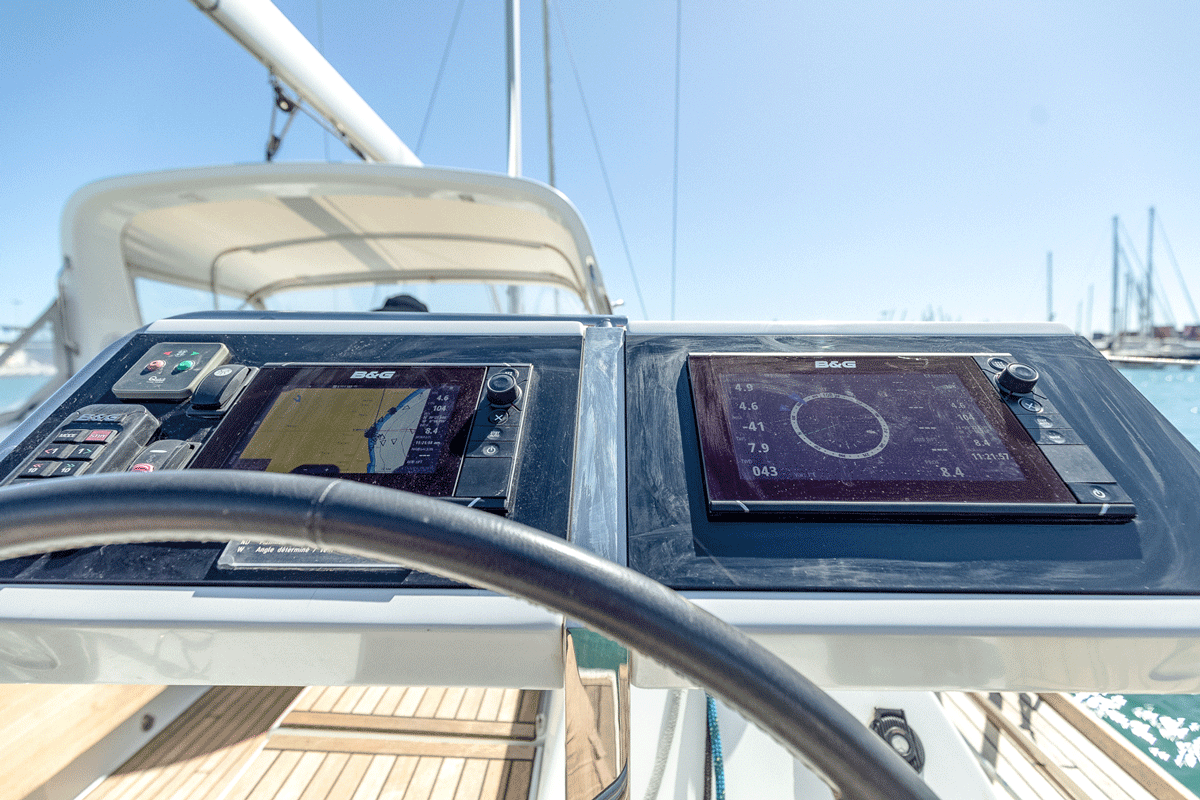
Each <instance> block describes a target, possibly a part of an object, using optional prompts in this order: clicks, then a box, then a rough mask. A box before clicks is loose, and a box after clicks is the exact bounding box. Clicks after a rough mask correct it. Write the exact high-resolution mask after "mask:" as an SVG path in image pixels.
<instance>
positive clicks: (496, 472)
mask: <svg viewBox="0 0 1200 800" xmlns="http://www.w3.org/2000/svg"><path fill="white" fill-rule="evenodd" d="M511 473H512V459H511V458H464V459H463V465H462V472H460V473H459V476H458V487H457V489H456V490H455V492H454V494H455V495H456V496H458V497H505V496H507V494H508V476H509V475H510V474H511Z"/></svg>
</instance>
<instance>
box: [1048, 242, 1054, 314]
mask: <svg viewBox="0 0 1200 800" xmlns="http://www.w3.org/2000/svg"><path fill="white" fill-rule="evenodd" d="M1046 321H1047V322H1054V253H1053V252H1048V253H1046Z"/></svg>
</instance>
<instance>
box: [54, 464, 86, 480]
mask: <svg viewBox="0 0 1200 800" xmlns="http://www.w3.org/2000/svg"><path fill="white" fill-rule="evenodd" d="M88 466H89V464H88V463H87V462H86V461H60V462H58V464H57V466H55V467H54V469H52V470H51V471H50V472H49V473H47V477H50V478H70V477H71V476H72V475H78V474H79V473H81V472H83V471H84V470H85V469H87V468H88Z"/></svg>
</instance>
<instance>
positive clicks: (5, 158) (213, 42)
mask: <svg viewBox="0 0 1200 800" xmlns="http://www.w3.org/2000/svg"><path fill="white" fill-rule="evenodd" d="M455 5H456V3H455V2H453V0H445V2H441V3H436V4H435V3H408V2H383V3H381V2H366V0H281V2H279V6H280V8H281V9H282V10H283V11H284V13H286V14H287V15H288V16H289V17H290V18H291V19H292V20H293V21H294V22H295V24H296V25H297V26H298V27H299V28H300V29H301V30H302V31H303V32H304V33H305V34H306V35H308V36H309V38H310V39H311V40H312V41H314V43H316V42H317V40H318V34H319V33H320V34H321V36H320V38H321V39H322V40H323V45H324V49H325V52H326V54H327V56H328V57H329V59H330V61H331V62H332V63H333V64H334V66H335V67H337V68H338V69H339V70H340V71H341V72H342V74H343V75H344V76H345V77H346V78H347V80H349V82H350V83H351V84H352V85H353V86H355V88H357V89H358V91H359V92H360V94H362V95H363V97H364V98H366V100H367V101H368V102H369V103H371V104H372V105H373V106H375V108H376V109H377V110H378V111H379V113H380V114H381V115H382V116H383V118H384V119H385V120H387V121H388V122H389V123H390V124H391V125H392V126H393V128H394V129H395V130H396V131H397V133H398V134H399V135H400V136H401V138H403V139H404V140H405V141H406V142H407V143H408V144H409V145H410V146H411V147H414V148H415V147H416V145H417V140H418V135H419V132H420V129H421V123H422V120H423V119H424V116H425V110H426V107H427V104H428V102H429V97H430V92H431V89H432V86H433V82H434V77H435V74H436V71H437V66H438V63H439V60H440V58H441V55H442V49H443V46H444V44H445V42H446V37H447V34H448V32H449V28H450V22H451V19H452V17H453V14H454V9H455ZM524 6H525V8H524V16H525V19H524V37H523V41H524V45H523V47H524V52H525V71H524V83H525V102H524V108H525V134H526V136H525V167H526V169H525V172H526V174H527V175H529V176H530V177H533V178H538V179H544V178H545V176H546V160H545V140H544V128H543V124H544V110H543V94H542V59H541V36H542V33H541V18H540V15H541V4H540V3H539V2H535V0H525V3H524ZM556 6H557V7H558V9H559V13H560V14H561V18H562V23H563V28H560V27H559V26H558V23H557V21H555V22H554V28H553V37H554V40H553V63H554V74H555V121H556V132H555V137H556V152H557V163H558V178H559V180H558V183H559V188H561V189H562V190H563V191H564V192H565V193H566V194H567V195H568V196H569V197H571V199H572V200H573V201H574V202H575V203H576V205H577V206H578V207H579V208H580V210H581V212H582V213H583V216H584V219H585V220H586V221H587V222H588V225H589V228H590V230H591V233H592V237H593V240H594V244H595V247H596V250H597V253H598V256H599V259H600V264H601V267H602V269H603V270H604V273H605V277H606V280H607V283H608V287H609V289H610V292H611V294H612V295H613V296H614V297H620V298H624V299H625V300H626V301H627V305H626V307H625V310H626V311H627V312H628V313H629V314H630V315H631V316H635V317H641V316H642V309H641V307H640V306H639V304H638V301H637V298H636V294H635V291H634V287H633V282H632V279H631V275H630V268H629V265H628V263H627V261H626V258H625V253H624V250H623V247H622V244H621V241H620V239H619V237H618V235H617V229H616V225H615V222H614V219H613V214H612V210H611V208H610V206H609V202H608V196H607V194H606V191H605V188H604V184H603V182H602V179H601V173H600V169H599V167H598V164H597V161H596V156H595V152H594V150H593V146H592V142H591V138H590V134H589V132H588V128H587V125H586V122H585V120H584V117H583V113H582V106H581V103H580V97H579V93H578V91H577V89H576V85H575V79H574V76H573V74H572V71H571V66H570V63H569V60H568V56H567V50H566V47H565V45H564V37H563V29H564V28H565V31H566V35H567V37H568V38H569V42H570V47H571V49H572V51H573V53H574V57H575V60H576V64H577V66H578V69H579V74H580V79H581V81H582V83H583V86H584V90H585V92H586V94H587V102H588V104H589V107H590V110H591V114H592V118H593V120H594V122H595V126H596V133H597V135H598V137H599V140H600V144H601V148H602V151H603V156H604V159H605V161H606V164H607V167H608V171H609V175H610V177H611V179H612V185H613V192H614V193H615V195H616V199H617V202H618V206H619V210H620V214H621V217H622V221H623V223H624V227H625V232H626V234H627V236H628V241H629V248H630V252H631V255H632V258H633V262H634V267H635V269H636V270H637V275H638V278H639V280H640V283H641V287H642V291H643V295H644V297H645V301H646V311H647V314H648V316H649V317H650V318H654V319H664V318H667V317H668V316H669V315H670V269H671V176H672V130H673V120H674V108H673V91H674V90H673V80H674V57H675V56H674V45H675V29H674V26H675V3H674V2H660V3H646V2H636V1H635V0H613V1H612V2H607V3H593V2H586V3H585V2H581V1H580V0H556ZM318 13H319V14H320V23H321V24H320V30H319V29H318ZM503 29H504V22H503V0H468V2H467V3H466V8H465V10H464V11H463V15H462V20H461V23H460V27H459V30H458V36H457V38H456V40H455V42H454V46H453V49H452V51H451V55H450V60H449V63H448V66H447V69H446V73H445V76H444V78H443V83H442V89H441V92H440V94H439V96H438V98H437V103H436V105H435V107H434V109H433V115H432V118H431V121H430V124H429V128H428V131H427V133H426V136H425V140H424V142H423V143H422V147H421V149H420V153H419V154H420V156H421V157H422V158H423V159H424V160H425V161H426V163H430V164H436V165H447V166H455V167H463V168H473V169H483V170H492V171H503V170H504V169H505V152H506V151H505V139H504V136H505V119H504V44H503ZM682 30H683V58H682V75H683V81H682V105H681V138H680V173H679V201H680V202H679V245H678V275H679V282H678V303H677V310H676V316H677V317H678V318H680V319H878V318H879V317H880V315H881V314H885V313H892V314H894V315H895V316H896V317H897V318H899V317H900V316H901V315H906V316H907V318H908V319H914V318H919V317H920V316H921V314H922V312H923V311H925V310H926V309H929V308H932V309H935V310H940V312H941V314H942V315H944V316H946V317H949V318H955V319H958V318H961V319H965V320H977V319H992V320H997V319H1011V320H1037V319H1044V318H1045V263H1046V253H1047V251H1053V253H1054V262H1055V267H1056V271H1055V287H1054V298H1055V311H1056V314H1057V317H1058V319H1059V320H1061V321H1064V322H1067V323H1068V324H1070V325H1074V324H1075V321H1076V318H1077V314H1078V312H1079V310H1080V307H1081V304H1082V303H1083V301H1084V299H1085V296H1086V292H1087V287H1088V285H1089V284H1091V285H1094V287H1095V309H1094V313H1093V320H1094V323H1095V325H1096V326H1097V327H1098V328H1103V327H1106V325H1107V310H1106V309H1107V306H1108V302H1109V282H1110V272H1109V270H1110V263H1111V254H1110V250H1109V247H1110V237H1111V219H1112V216H1113V215H1114V214H1119V215H1120V216H1121V218H1122V220H1123V221H1124V223H1125V226H1126V227H1127V228H1128V231H1129V233H1130V234H1131V236H1132V239H1133V243H1134V244H1135V245H1136V247H1137V248H1138V250H1139V251H1144V250H1145V246H1146V214H1147V209H1148V207H1149V206H1151V205H1155V206H1156V207H1157V209H1158V212H1159V214H1160V216H1161V218H1162V220H1163V222H1164V224H1165V227H1166V230H1167V233H1168V235H1169V237H1170V244H1171V246H1172V248H1173V251H1174V253H1175V255H1176V256H1177V257H1178V260H1179V263H1180V266H1181V267H1182V269H1183V271H1184V273H1185V275H1186V276H1187V278H1188V279H1189V280H1190V281H1191V282H1192V284H1193V286H1192V290H1193V291H1194V292H1196V294H1197V299H1198V300H1200V55H1198V54H1200V6H1197V5H1196V4H1195V3H1189V2H1183V1H1182V0H1178V1H1177V2H1162V3H1156V4H1142V3H1134V2H1109V3H1083V2H1072V3H1066V2H1011V3H981V2H966V1H965V0H946V1H945V2H926V3H912V4H898V3H882V2H845V3H798V2H790V3H782V2H772V3H766V2H753V1H752V0H747V2H743V3H738V4H729V3H724V2H716V1H715V0H684V6H683V29H682ZM0 67H2V71H0V101H2V107H3V109H4V110H5V112H7V113H6V123H7V124H5V125H4V127H3V130H2V132H0V143H2V145H3V146H0V234H2V236H0V321H9V320H12V321H25V320H28V319H29V318H31V317H32V316H33V315H34V314H36V313H37V312H38V311H40V310H41V309H42V307H44V305H45V304H46V303H48V302H49V301H50V299H51V297H52V295H53V291H54V276H55V274H56V272H57V268H58V262H59V259H60V254H59V247H58V215H59V211H60V209H61V207H62V204H63V202H64V201H65V200H66V199H67V197H69V196H70V194H71V193H72V192H73V191H74V190H75V189H76V188H78V187H79V186H81V185H82V184H84V183H86V182H89V181H92V180H96V179H99V178H104V177H109V176H112V175H117V174H122V173H128V172H141V171H149V170H157V169H167V168H174V167H185V166H196V165H205V164H220V163H235V162H253V161H258V160H261V159H262V150H263V145H264V142H265V139H266V135H267V123H268V119H269V114H270V106H269V102H270V93H269V89H268V85H267V80H266V71H265V69H264V68H263V67H261V66H260V65H259V64H258V63H257V62H255V61H254V60H253V59H251V58H250V56H249V55H247V54H246V53H245V52H244V51H242V50H241V48H240V47H238V46H237V45H236V44H234V43H233V42H232V41H231V40H229V39H227V38H226V36H225V35H224V34H223V33H222V32H221V31H220V30H219V29H218V28H217V27H216V26H215V25H213V24H212V23H211V22H210V21H208V20H207V19H205V18H204V16H203V15H202V14H201V13H200V12H199V11H197V10H196V9H195V8H194V7H193V6H192V5H191V4H190V3H188V2H186V0H163V2H156V3H141V2H131V1H130V0H124V2H110V3H95V2H90V3H84V2H75V1H74V0H72V1H70V2H68V1H66V0H58V1H56V0H48V1H47V2H45V3H5V4H3V5H0ZM325 148H326V144H325V141H324V136H323V134H322V133H321V132H320V131H319V129H318V128H317V127H316V126H315V125H314V124H313V123H311V122H308V121H306V120H304V119H300V120H298V121H297V122H296V124H295V125H294V126H293V130H292V131H291V133H289V135H288V138H287V140H286V142H285V144H284V146H283V149H282V151H281V153H280V158H282V159H288V160H312V159H316V160H321V159H324V158H325V152H326V150H325ZM329 148H330V149H329V152H330V154H331V156H332V157H333V158H334V159H335V160H345V159H348V158H349V155H348V153H347V152H346V151H344V150H343V149H342V148H341V147H340V146H339V145H337V144H336V143H331V144H330V145H329ZM1156 255H1157V256H1159V257H1158V258H1156V264H1157V266H1158V268H1159V269H1160V270H1162V271H1163V272H1164V273H1166V274H1165V276H1164V284H1165V285H1166V288H1167V293H1168V295H1169V297H1170V299H1171V303H1172V306H1173V308H1174V312H1175V316H1176V318H1177V320H1178V321H1179V322H1181V323H1182V322H1185V321H1192V320H1186V319H1184V318H1185V317H1186V316H1188V314H1187V310H1186V306H1185V304H1184V303H1183V301H1182V299H1181V297H1180V295H1179V291H1178V289H1177V288H1175V287H1176V282H1175V280H1174V277H1173V274H1172V273H1173V268H1172V267H1171V264H1170V261H1169V260H1168V259H1167V258H1166V257H1165V249H1164V247H1163V245H1162V242H1161V239H1160V240H1159V244H1158V245H1157V246H1156Z"/></svg>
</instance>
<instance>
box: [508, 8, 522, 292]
mask: <svg viewBox="0 0 1200 800" xmlns="http://www.w3.org/2000/svg"><path fill="white" fill-rule="evenodd" d="M504 11H505V13H504V22H505V27H506V31H507V34H508V47H507V51H508V174H509V175H511V176H512V177H514V178H519V177H520V176H521V0H505V4H504ZM507 294H508V313H510V314H520V313H521V287H520V286H516V285H512V286H509V287H508V292H507Z"/></svg>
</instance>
